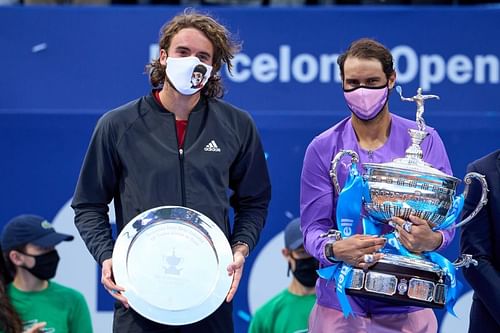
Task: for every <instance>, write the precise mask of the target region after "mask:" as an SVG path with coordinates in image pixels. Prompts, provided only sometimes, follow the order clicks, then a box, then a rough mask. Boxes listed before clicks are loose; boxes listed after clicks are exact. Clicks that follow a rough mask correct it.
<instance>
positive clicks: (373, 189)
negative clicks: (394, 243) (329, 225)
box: [330, 87, 488, 308]
mask: <svg viewBox="0 0 500 333" xmlns="http://www.w3.org/2000/svg"><path fill="white" fill-rule="evenodd" d="M397 90H398V92H399V94H400V95H401V99H402V100H403V101H410V102H415V103H416V104H417V117H416V118H417V119H416V120H417V125H418V129H410V130H409V134H410V136H411V140H412V144H411V146H410V147H409V148H408V149H407V150H406V156H405V157H402V158H398V159H395V160H394V161H392V162H389V163H381V164H377V163H363V168H364V170H365V172H364V173H363V175H362V177H363V181H364V182H365V184H366V185H367V187H368V193H369V194H368V195H365V196H363V203H362V206H363V211H364V214H365V215H366V216H368V217H369V218H370V219H371V220H373V221H376V222H377V223H386V224H388V223H389V221H390V220H391V218H392V217H394V216H396V217H401V218H403V219H405V220H408V217H409V216H410V215H415V216H418V217H420V218H423V219H425V220H427V221H428V222H429V225H430V226H431V227H432V228H434V229H437V228H439V226H441V225H442V223H444V222H445V221H446V220H447V217H448V216H449V213H450V210H451V209H452V206H453V203H454V201H455V199H456V196H455V194H456V189H457V186H458V184H459V182H460V180H459V179H458V178H455V177H453V176H450V175H446V174H445V173H443V172H441V171H440V170H437V169H435V168H433V167H432V166H431V165H430V164H428V163H426V162H425V161H424V160H423V153H422V149H421V147H420V144H421V142H422V141H423V140H424V139H425V137H426V136H427V135H428V133H427V132H426V131H425V122H424V119H423V113H424V101H425V100H426V99H430V98H439V97H438V96H436V95H422V89H421V88H419V89H418V90H417V95H415V96H413V97H411V98H405V97H403V95H402V92H401V88H400V87H397ZM346 155H349V156H350V157H351V164H352V163H357V162H358V161H359V156H358V155H357V153H356V152H354V151H351V150H343V151H340V152H339V153H338V154H337V155H336V156H335V158H334V159H333V161H332V168H331V171H330V176H331V179H332V182H333V185H334V187H335V189H336V191H337V193H339V194H340V192H341V188H340V185H339V182H338V178H337V166H338V163H339V162H340V160H341V159H342V158H343V157H344V156H346ZM473 178H475V179H477V180H478V181H479V182H480V183H481V186H482V196H481V200H480V202H479V203H478V205H477V207H476V208H475V209H474V211H473V212H472V213H471V214H470V215H469V216H468V217H467V218H466V219H464V220H463V221H461V222H459V223H455V224H452V225H450V226H449V227H448V228H457V227H460V226H462V225H464V224H465V223H467V222H469V221H470V220H471V219H472V218H473V217H474V216H475V215H476V214H477V213H478V212H479V211H480V210H481V208H482V207H483V206H484V205H485V204H486V202H487V191H488V189H487V184H486V181H485V178H484V176H483V175H480V174H478V173H474V172H471V173H468V174H467V175H466V176H465V178H464V181H465V183H466V188H465V190H464V196H466V195H467V191H468V186H469V184H470V183H471V181H472V179H473ZM408 223H409V222H408ZM408 227H411V224H410V225H408ZM399 245H400V246H402V244H401V243H399ZM406 252H408V251H406ZM470 263H473V264H477V262H475V260H474V259H472V257H471V256H469V255H462V256H461V258H460V259H459V260H457V261H455V263H453V265H454V266H455V267H461V266H468V265H469V264H470ZM445 277H446V274H445V272H444V271H443V268H442V267H440V266H439V265H438V264H436V263H435V262H432V261H431V260H428V258H427V257H426V256H423V255H420V254H413V253H409V254H407V255H402V254H393V253H386V254H385V255H384V257H383V258H382V259H381V260H380V261H379V262H378V263H377V264H375V265H374V266H372V267H371V268H370V269H368V270H367V271H363V270H361V269H356V268H355V269H354V270H353V274H352V280H351V281H350V283H349V282H348V284H347V285H346V288H347V293H349V294H355V295H362V296H368V297H375V298H382V299H385V300H390V301H396V302H401V303H404V304H407V305H418V306H424V307H435V308H442V307H444V306H445V303H446V292H447V288H448V287H449V286H448V285H447V283H446V281H445Z"/></svg>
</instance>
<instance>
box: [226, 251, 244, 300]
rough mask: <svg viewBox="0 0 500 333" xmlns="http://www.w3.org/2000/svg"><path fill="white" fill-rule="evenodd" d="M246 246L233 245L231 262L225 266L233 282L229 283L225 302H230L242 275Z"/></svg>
mask: <svg viewBox="0 0 500 333" xmlns="http://www.w3.org/2000/svg"><path fill="white" fill-rule="evenodd" d="M245 251H247V248H245V247H244V246H241V245H238V246H235V247H233V262H232V263H231V264H229V266H227V273H228V275H229V276H231V275H232V276H233V283H231V288H230V289H229V292H228V293H227V297H226V302H228V303H229V302H231V301H232V300H233V297H234V295H235V294H236V290H238V286H239V284H240V280H241V276H242V275H243V266H244V265H245V255H247V254H246V252H245Z"/></svg>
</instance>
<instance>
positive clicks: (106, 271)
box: [101, 259, 129, 309]
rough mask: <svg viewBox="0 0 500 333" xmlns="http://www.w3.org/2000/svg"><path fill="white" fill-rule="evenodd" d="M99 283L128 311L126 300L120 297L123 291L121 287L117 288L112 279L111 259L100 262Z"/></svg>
mask: <svg viewBox="0 0 500 333" xmlns="http://www.w3.org/2000/svg"><path fill="white" fill-rule="evenodd" d="M101 283H102V284H103V286H104V288H105V289H106V290H107V291H108V292H109V294H110V295H111V296H113V298H115V299H117V300H118V301H120V302H121V303H122V304H123V306H124V307H126V308H127V309H128V307H129V305H128V300H127V298H126V297H125V296H123V295H122V292H123V291H125V289H124V288H123V287H120V286H117V285H116V284H115V281H114V277H113V259H106V260H104V261H103V262H102V274H101Z"/></svg>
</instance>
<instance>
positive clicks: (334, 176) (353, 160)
mask: <svg viewBox="0 0 500 333" xmlns="http://www.w3.org/2000/svg"><path fill="white" fill-rule="evenodd" d="M344 155H349V156H351V165H352V164H353V163H358V162H359V156H358V154H357V153H356V152H355V151H354V150H348V149H346V150H341V151H339V152H338V153H337V155H335V157H334V158H333V160H332V167H331V169H330V178H331V179H332V183H333V186H334V187H335V191H337V194H340V190H341V188H340V185H339V180H338V177H337V166H338V164H339V162H340V160H341V159H342V157H344Z"/></svg>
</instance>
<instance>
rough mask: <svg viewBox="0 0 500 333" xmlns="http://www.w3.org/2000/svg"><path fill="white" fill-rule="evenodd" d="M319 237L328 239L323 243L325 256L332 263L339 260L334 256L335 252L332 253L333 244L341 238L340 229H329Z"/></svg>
mask: <svg viewBox="0 0 500 333" xmlns="http://www.w3.org/2000/svg"><path fill="white" fill-rule="evenodd" d="M321 237H326V238H328V239H329V241H328V242H327V243H326V244H325V258H326V259H328V261H330V262H332V263H336V262H339V260H337V259H336V258H335V253H333V244H335V242H337V241H339V240H341V239H342V234H341V233H340V231H338V230H335V229H330V230H329V231H328V232H327V233H326V234H322V235H321Z"/></svg>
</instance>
